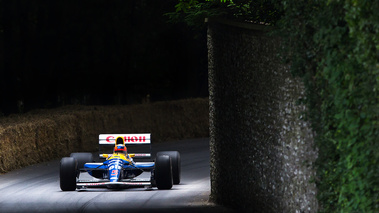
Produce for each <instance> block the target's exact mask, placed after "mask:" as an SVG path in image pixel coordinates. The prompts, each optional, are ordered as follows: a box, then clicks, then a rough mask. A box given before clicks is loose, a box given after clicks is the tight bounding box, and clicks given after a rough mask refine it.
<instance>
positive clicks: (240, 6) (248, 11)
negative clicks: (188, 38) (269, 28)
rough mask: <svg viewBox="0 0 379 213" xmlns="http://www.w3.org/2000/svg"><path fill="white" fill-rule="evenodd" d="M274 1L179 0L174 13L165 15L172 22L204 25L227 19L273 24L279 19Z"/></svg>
mask: <svg viewBox="0 0 379 213" xmlns="http://www.w3.org/2000/svg"><path fill="white" fill-rule="evenodd" d="M276 5H277V3H276V1H274V0H256V1H251V0H234V1H233V0H200V1H196V0H179V1H178V4H177V5H176V6H175V8H176V11H175V12H171V13H167V15H168V16H169V17H170V19H171V20H172V21H173V22H185V23H187V24H188V25H190V26H199V25H200V26H201V25H204V19H205V18H216V17H217V18H229V19H234V20H240V21H249V22H264V23H266V24H274V23H275V22H276V21H277V20H278V19H279V17H280V15H281V14H280V13H279V11H280V10H277V9H276V7H275V6H276Z"/></svg>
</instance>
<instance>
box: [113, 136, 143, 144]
mask: <svg viewBox="0 0 379 213" xmlns="http://www.w3.org/2000/svg"><path fill="white" fill-rule="evenodd" d="M114 140H115V138H114V137H113V136H108V137H107V139H106V141H107V142H108V143H112V142H114ZM124 141H125V143H127V142H145V141H146V137H145V136H139V137H137V136H128V137H126V136H124Z"/></svg>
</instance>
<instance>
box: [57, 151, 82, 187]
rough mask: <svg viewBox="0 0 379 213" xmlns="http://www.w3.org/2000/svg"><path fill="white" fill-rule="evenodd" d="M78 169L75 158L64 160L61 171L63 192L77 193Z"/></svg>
mask: <svg viewBox="0 0 379 213" xmlns="http://www.w3.org/2000/svg"><path fill="white" fill-rule="evenodd" d="M77 168H78V167H77V162H76V160H75V158H72V157H64V158H62V160H61V165H60V171H59V178H60V186H61V189H62V191H75V189H76V174H77Z"/></svg>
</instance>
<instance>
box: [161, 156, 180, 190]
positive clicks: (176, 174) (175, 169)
mask: <svg viewBox="0 0 379 213" xmlns="http://www.w3.org/2000/svg"><path fill="white" fill-rule="evenodd" d="M159 155H168V156H170V157H171V164H172V178H173V182H174V184H179V183H180V176H181V160H180V153H179V152H178V151H163V152H158V153H157V157H158V156H159Z"/></svg>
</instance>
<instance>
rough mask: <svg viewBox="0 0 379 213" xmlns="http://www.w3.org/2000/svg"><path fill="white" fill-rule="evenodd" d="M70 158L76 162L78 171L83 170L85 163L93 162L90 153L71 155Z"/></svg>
mask: <svg viewBox="0 0 379 213" xmlns="http://www.w3.org/2000/svg"><path fill="white" fill-rule="evenodd" d="M70 157H73V158H75V159H76V161H77V162H78V169H83V168H84V164H85V163H90V162H93V156H92V153H89V152H76V153H71V155H70Z"/></svg>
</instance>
